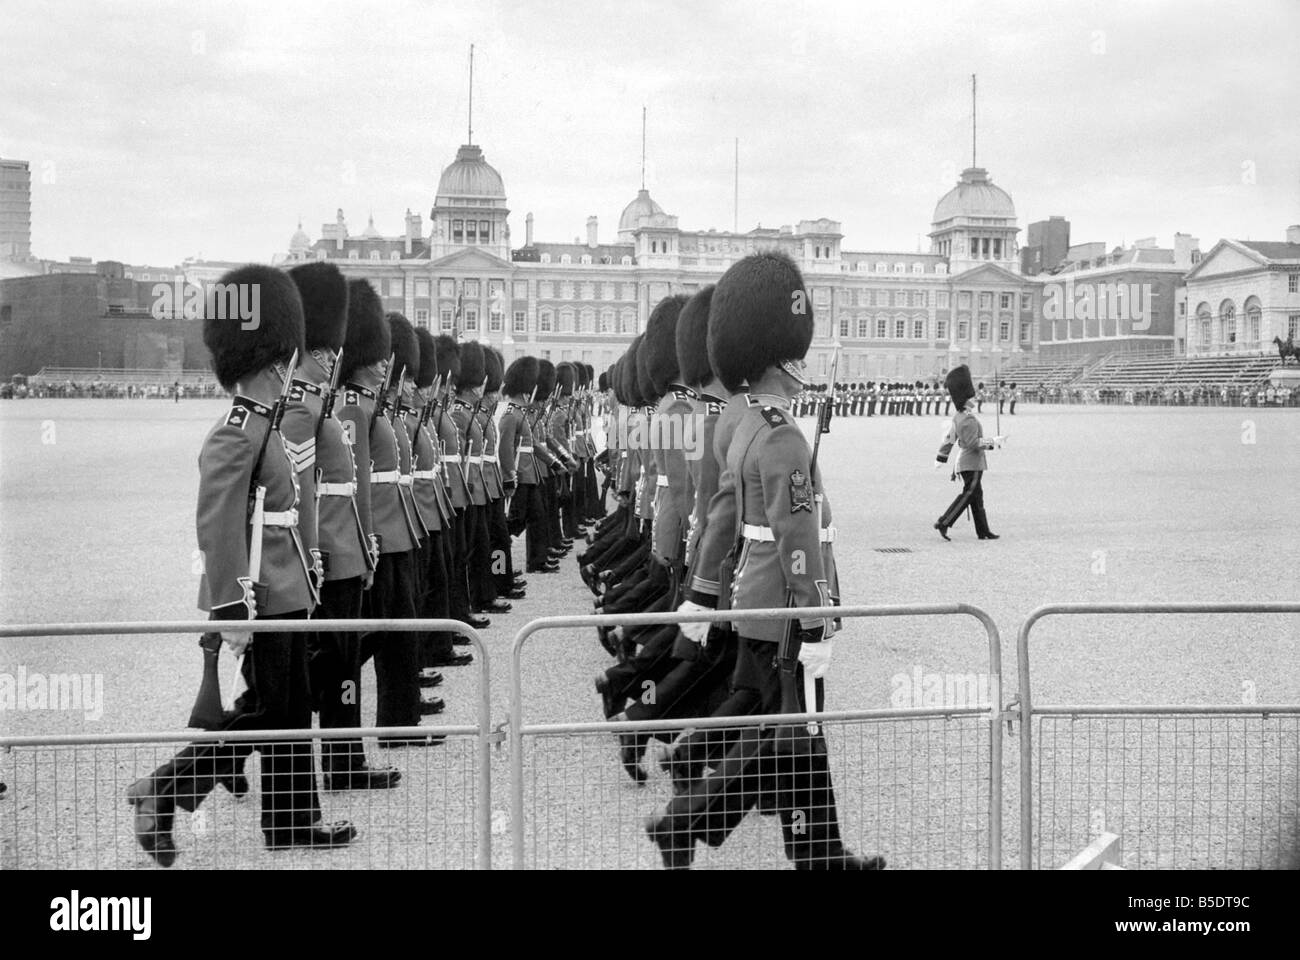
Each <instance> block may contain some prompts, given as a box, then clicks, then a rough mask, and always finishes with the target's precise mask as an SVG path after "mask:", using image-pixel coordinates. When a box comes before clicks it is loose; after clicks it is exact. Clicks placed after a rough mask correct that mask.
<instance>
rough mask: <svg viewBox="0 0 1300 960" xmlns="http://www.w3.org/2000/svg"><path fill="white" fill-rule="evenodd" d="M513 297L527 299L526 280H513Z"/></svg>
mask: <svg viewBox="0 0 1300 960" xmlns="http://www.w3.org/2000/svg"><path fill="white" fill-rule="evenodd" d="M514 297H515V299H516V300H527V299H528V281H527V280H516V281H515V282H514Z"/></svg>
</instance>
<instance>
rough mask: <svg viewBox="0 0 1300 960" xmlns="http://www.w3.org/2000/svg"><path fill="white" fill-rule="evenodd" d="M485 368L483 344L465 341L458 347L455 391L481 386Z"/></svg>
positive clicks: (485, 371)
mask: <svg viewBox="0 0 1300 960" xmlns="http://www.w3.org/2000/svg"><path fill="white" fill-rule="evenodd" d="M486 377H487V366H486V364H485V362H484V360H483V344H481V343H479V342H478V341H476V340H466V341H465V342H464V343H462V344H461V345H460V374H459V375H458V376H457V377H456V389H457V390H469V389H471V388H473V387H481V386H483V380H484V379H485V378H486Z"/></svg>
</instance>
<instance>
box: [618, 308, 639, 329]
mask: <svg viewBox="0 0 1300 960" xmlns="http://www.w3.org/2000/svg"><path fill="white" fill-rule="evenodd" d="M618 332H619V333H635V332H636V310H634V309H632V308H631V307H627V308H625V309H624V310H623V312H622V313H620V314H619V315H618Z"/></svg>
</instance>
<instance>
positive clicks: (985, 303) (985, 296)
mask: <svg viewBox="0 0 1300 960" xmlns="http://www.w3.org/2000/svg"><path fill="white" fill-rule="evenodd" d="M980 309H981V310H992V309H993V294H991V293H989V292H988V291H985V292H984V293H981V294H980Z"/></svg>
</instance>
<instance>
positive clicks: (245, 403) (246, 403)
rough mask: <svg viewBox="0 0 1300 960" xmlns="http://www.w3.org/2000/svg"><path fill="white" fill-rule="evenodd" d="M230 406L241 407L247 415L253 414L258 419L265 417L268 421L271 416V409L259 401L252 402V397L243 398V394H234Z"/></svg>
mask: <svg viewBox="0 0 1300 960" xmlns="http://www.w3.org/2000/svg"><path fill="white" fill-rule="evenodd" d="M231 405H232V406H234V407H242V408H243V409H245V410H247V411H248V412H249V413H255V414H257V415H258V416H259V417H267V418H268V419H269V418H270V416H271V407H270V405H269V404H265V403H263V402H262V401H261V400H254V399H253V398H252V397H245V396H244V395H243V394H235V397H234V399H233V400H231Z"/></svg>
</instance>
